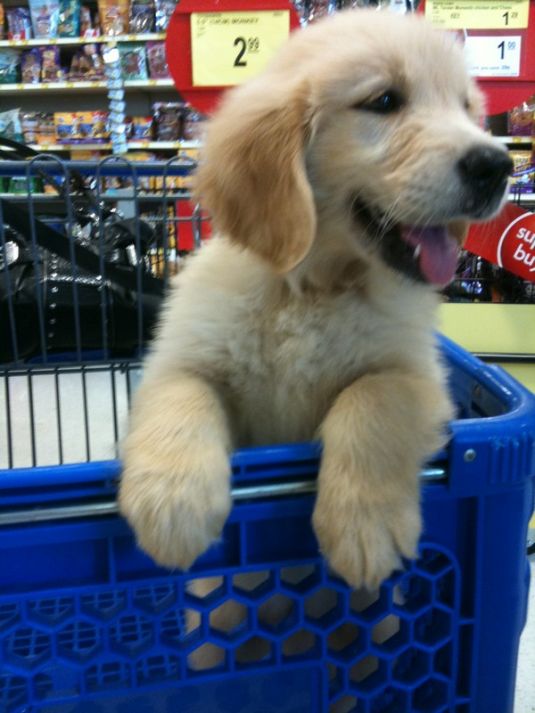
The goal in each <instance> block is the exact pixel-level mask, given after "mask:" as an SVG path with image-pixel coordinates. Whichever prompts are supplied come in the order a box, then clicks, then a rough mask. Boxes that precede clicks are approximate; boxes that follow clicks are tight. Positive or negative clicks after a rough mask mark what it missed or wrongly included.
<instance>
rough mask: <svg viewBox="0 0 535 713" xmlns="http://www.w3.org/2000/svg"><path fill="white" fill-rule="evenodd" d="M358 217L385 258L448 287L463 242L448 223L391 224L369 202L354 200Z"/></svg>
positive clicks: (396, 267)
mask: <svg viewBox="0 0 535 713" xmlns="http://www.w3.org/2000/svg"><path fill="white" fill-rule="evenodd" d="M353 211H354V217H355V219H356V220H357V221H358V222H359V224H361V225H362V226H363V227H365V229H366V233H367V235H368V237H369V239H370V241H371V242H372V243H373V244H374V245H376V246H377V248H378V249H379V251H380V253H381V257H382V259H383V260H384V261H385V262H386V263H387V264H388V265H389V266H390V267H392V268H393V269H394V270H397V271H398V272H401V273H403V274H404V275H406V276H407V277H410V278H412V279H413V280H417V281H418V282H426V283H428V284H431V285H436V286H439V287H444V286H445V285H447V284H448V283H449V282H451V280H452V279H453V277H454V276H455V269H456V267H457V260H458V256H459V242H458V240H457V238H456V237H455V236H454V235H453V233H452V232H451V231H449V230H448V226H447V225H431V226H425V227H421V226H411V225H403V224H401V223H396V224H390V223H389V224H388V226H387V227H385V220H384V217H383V216H381V215H378V214H377V213H376V212H374V211H372V210H371V209H370V208H369V207H368V206H366V204H364V203H362V202H360V201H356V202H355V203H354V204H353Z"/></svg>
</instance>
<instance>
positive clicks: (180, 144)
mask: <svg viewBox="0 0 535 713" xmlns="http://www.w3.org/2000/svg"><path fill="white" fill-rule="evenodd" d="M127 146H128V148H129V149H132V150H133V149H157V150H159V151H166V150H167V151H169V150H173V151H174V150H177V151H178V150H179V149H198V148H200V147H201V143H200V142H199V141H129V142H128V144H127ZM29 147H30V148H31V149H33V150H34V151H40V152H42V153H49V152H52V153H54V152H56V151H60V152H61V151H99V150H100V151H103V150H109V149H111V147H112V145H111V143H93V144H89V143H87V144H84V143H79V144H29ZM4 150H7V151H9V149H4Z"/></svg>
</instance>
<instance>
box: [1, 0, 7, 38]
mask: <svg viewBox="0 0 535 713" xmlns="http://www.w3.org/2000/svg"><path fill="white" fill-rule="evenodd" d="M5 19H6V18H5V13H4V6H3V4H2V3H0V40H3V39H4V37H5V36H6V35H5V30H4V25H5Z"/></svg>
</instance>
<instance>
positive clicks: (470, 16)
mask: <svg viewBox="0 0 535 713" xmlns="http://www.w3.org/2000/svg"><path fill="white" fill-rule="evenodd" d="M425 15H426V17H427V19H428V20H430V21H431V22H432V23H433V25H435V26H436V27H442V28H444V29H449V30H507V29H509V30H518V29H521V28H522V29H525V28H526V27H527V26H528V16H529V0H427V2H426V4H425Z"/></svg>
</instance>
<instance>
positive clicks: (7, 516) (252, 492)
mask: <svg viewBox="0 0 535 713" xmlns="http://www.w3.org/2000/svg"><path fill="white" fill-rule="evenodd" d="M446 476H447V472H446V469H445V468H441V467H430V468H424V469H423V470H422V471H421V472H420V478H421V479H422V480H424V481H425V482H426V483H427V482H437V481H442V480H444V479H445V478H446ZM315 492H316V481H315V480H296V481H292V482H290V483H264V484H262V485H240V486H237V487H235V488H232V489H231V495H232V499H233V500H234V502H240V501H242V500H259V499H262V498H280V497H284V496H298V495H311V494H313V493H315ZM118 514H119V506H118V505H117V503H116V502H115V500H111V501H105V502H97V503H85V504H80V505H60V506H56V507H45V508H34V509H25V510H12V511H11V512H3V513H0V526H2V525H17V524H23V523H32V522H33V523H35V522H50V521H52V520H73V519H76V518H88V517H102V516H106V515H118Z"/></svg>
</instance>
